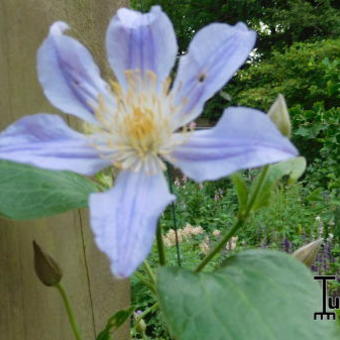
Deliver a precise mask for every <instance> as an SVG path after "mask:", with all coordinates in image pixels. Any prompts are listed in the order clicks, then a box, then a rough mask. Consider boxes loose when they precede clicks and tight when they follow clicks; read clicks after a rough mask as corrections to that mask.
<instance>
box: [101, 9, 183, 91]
mask: <svg viewBox="0 0 340 340" xmlns="http://www.w3.org/2000/svg"><path fill="white" fill-rule="evenodd" d="M106 48H107V54H108V58H109V62H110V65H111V67H112V69H113V71H114V73H115V75H116V77H117V79H118V80H119V82H120V83H121V85H123V86H126V78H125V74H124V72H125V71H126V70H140V71H141V73H142V75H143V73H145V71H147V70H149V71H153V72H154V73H155V74H156V75H157V79H158V81H163V80H164V79H165V78H166V77H167V76H168V75H169V72H170V70H171V68H172V67H173V65H174V63H175V59H176V54H177V42H176V36H175V32H174V29H173V27H172V24H171V22H170V20H169V18H168V17H167V15H166V14H165V13H164V12H162V10H161V8H160V7H159V6H154V7H152V9H151V11H150V12H149V13H146V14H142V13H139V12H136V11H133V10H130V9H126V8H122V9H120V10H118V12H117V15H115V16H114V17H113V19H112V20H111V22H110V25H109V27H108V30H107V33H106Z"/></svg>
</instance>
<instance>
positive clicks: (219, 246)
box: [195, 165, 269, 273]
mask: <svg viewBox="0 0 340 340" xmlns="http://www.w3.org/2000/svg"><path fill="white" fill-rule="evenodd" d="M268 169H269V165H266V166H265V167H264V168H263V169H262V171H261V173H260V177H259V181H258V182H257V185H256V187H255V189H254V191H253V193H252V195H251V197H250V199H249V201H248V204H247V208H246V210H245V212H244V213H243V214H242V215H239V216H238V218H237V221H236V223H235V224H234V226H233V227H232V228H231V230H230V231H229V232H227V233H226V235H224V236H223V238H222V239H221V240H220V241H219V242H218V243H217V245H216V246H215V248H214V249H212V250H211V251H210V252H209V254H208V255H207V256H206V257H205V258H204V259H203V260H202V261H201V263H200V264H199V265H198V266H197V267H196V269H195V272H196V273H198V272H200V271H201V270H202V269H203V268H204V267H205V266H206V265H207V264H208V263H209V262H210V261H211V260H212V258H213V257H215V255H216V254H218V253H219V252H220V251H221V250H222V249H223V248H224V246H225V245H226V244H227V242H228V241H229V240H230V239H231V238H232V237H233V236H234V235H235V233H236V232H237V231H238V230H239V229H240V228H241V227H242V226H243V225H244V223H245V221H246V220H247V218H248V217H249V214H250V212H251V210H252V208H253V205H254V203H255V202H256V198H257V195H258V194H259V192H260V191H261V188H262V185H263V182H264V180H265V178H266V176H267V173H268Z"/></svg>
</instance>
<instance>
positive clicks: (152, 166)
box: [94, 70, 174, 173]
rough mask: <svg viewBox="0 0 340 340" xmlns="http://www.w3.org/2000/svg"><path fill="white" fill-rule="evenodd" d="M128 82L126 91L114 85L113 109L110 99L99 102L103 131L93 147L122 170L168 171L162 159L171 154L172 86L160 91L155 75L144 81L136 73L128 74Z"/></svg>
mask: <svg viewBox="0 0 340 340" xmlns="http://www.w3.org/2000/svg"><path fill="white" fill-rule="evenodd" d="M126 79H127V83H128V86H127V88H126V89H125V88H124V89H123V88H122V87H121V86H120V85H119V84H117V83H115V82H113V83H112V89H113V92H114V97H115V100H114V102H115V105H114V107H112V106H113V105H110V104H108V103H109V101H108V100H107V98H104V97H100V98H99V99H98V106H97V107H96V108H95V114H96V118H97V120H98V121H99V123H100V128H99V130H98V132H97V133H96V134H95V137H96V140H95V141H94V144H95V147H96V148H97V149H98V150H99V151H100V153H101V155H102V156H103V157H105V158H109V159H110V160H112V162H113V163H114V165H116V166H118V167H120V168H123V169H131V170H134V171H138V170H141V169H144V170H145V171H146V172H147V173H155V172H158V171H160V170H163V169H164V168H165V166H164V163H163V161H162V160H161V158H160V156H162V155H163V154H165V153H168V152H170V151H171V150H172V142H171V140H172V139H171V136H172V134H173V129H172V128H171V116H172V115H173V113H174V106H173V105H172V98H171V95H169V94H168V92H169V91H168V89H169V82H168V81H166V82H165V83H164V84H163V89H162V90H160V89H159V84H157V82H156V75H155V74H154V73H152V72H147V73H146V74H145V75H144V77H143V78H142V77H141V76H140V72H139V71H137V70H136V71H127V72H126ZM112 102H113V101H112Z"/></svg>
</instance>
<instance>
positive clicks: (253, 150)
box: [0, 6, 297, 277]
mask: <svg viewBox="0 0 340 340" xmlns="http://www.w3.org/2000/svg"><path fill="white" fill-rule="evenodd" d="M67 28H68V26H67V24H65V23H63V22H56V23H54V24H53V25H52V26H51V29H50V32H49V35H48V37H47V38H46V40H45V41H44V42H43V44H42V46H41V47H40V49H39V51H38V76H39V80H40V83H41V85H42V86H43V88H44V92H45V95H46V96H47V98H48V99H49V100H50V102H51V103H52V104H53V105H54V106H56V107H57V108H59V109H60V110H62V111H64V112H66V113H68V114H71V115H74V116H77V117H79V118H81V119H83V120H85V121H86V122H88V123H91V124H93V133H92V134H91V135H83V134H81V133H79V132H76V131H74V130H72V129H71V128H69V127H68V126H67V125H66V123H65V122H64V120H63V119H61V118H60V117H59V116H57V115H50V114H37V115H33V116H27V117H24V118H22V119H20V120H18V121H17V122H15V123H14V124H12V125H11V126H9V127H8V128H7V129H6V130H5V131H3V132H2V133H1V134H0V158H1V159H7V160H12V161H16V162H21V163H27V164H32V165H35V166H39V167H42V168H47V169H53V170H71V171H74V172H77V173H80V174H84V175H93V174H94V173H96V172H97V171H99V170H101V169H103V168H105V167H107V166H110V165H112V164H114V165H115V166H117V167H119V168H120V169H121V172H120V174H119V175H118V177H117V179H116V183H115V186H114V187H113V188H112V189H110V190H109V191H106V192H103V193H93V194H91V196H90V200H89V206H90V218H91V226H92V230H93V233H94V235H95V239H96V242H97V245H98V247H99V248H100V249H101V250H102V251H103V252H104V253H105V254H106V255H107V256H108V257H109V258H110V260H111V264H112V271H113V273H114V274H115V275H116V276H120V277H127V276H129V275H130V274H131V273H132V272H133V271H134V270H135V269H136V268H137V266H138V265H139V264H140V263H141V262H142V261H143V260H144V259H145V257H146V256H147V255H148V253H149V251H150V249H151V246H152V242H153V240H154V234H155V229H156V224H157V220H158V218H159V216H160V214H161V213H162V211H163V210H164V209H165V207H166V206H167V205H168V204H169V203H170V202H171V201H173V200H174V198H175V197H174V196H173V195H172V194H171V193H170V192H169V190H168V186H167V182H166V180H165V178H164V174H163V171H164V169H165V164H164V161H168V162H170V163H172V164H173V165H174V166H175V167H178V168H180V169H181V170H182V171H183V172H184V174H185V175H187V176H188V177H190V178H192V179H194V180H196V181H204V180H215V179H217V178H220V177H222V176H227V175H229V174H231V173H232V172H235V171H237V170H240V169H246V168H252V167H258V166H261V165H264V164H268V163H273V162H278V161H282V160H285V159H287V158H290V157H293V156H295V155H296V154H297V151H296V149H295V148H294V146H293V145H292V144H291V143H290V141H289V140H288V139H287V138H285V137H284V136H282V135H281V134H280V132H279V131H278V130H277V128H276V127H275V125H274V124H273V123H272V122H271V120H270V119H269V118H268V117H267V116H266V115H265V114H264V113H262V112H260V111H257V110H253V109H248V108H242V107H233V108H229V109H227V110H225V112H224V113H223V115H222V118H221V119H220V121H219V122H218V123H217V125H216V126H215V127H214V128H212V129H209V130H204V131H197V132H196V131H191V130H190V129H182V130H180V129H179V128H180V127H183V126H185V125H186V124H188V123H190V122H191V121H193V120H194V119H195V118H197V116H198V115H199V114H200V113H201V112H202V109H203V106H204V103H205V102H206V101H207V100H208V99H209V98H210V97H211V96H213V95H214V93H216V92H217V91H218V90H219V89H221V87H222V86H223V85H224V84H225V83H226V82H227V81H228V80H229V79H230V78H231V77H232V75H233V74H234V73H235V71H236V70H237V69H238V68H239V67H240V66H241V65H242V63H243V62H244V61H245V60H246V58H247V56H248V54H249V52H250V51H251V50H252V48H253V46H254V42H255V32H253V31H251V30H249V29H248V28H247V27H246V26H245V25H244V24H242V23H238V24H237V25H235V26H230V25H227V24H222V23H220V24H217V23H215V24H211V25H209V26H207V27H205V28H203V29H202V30H200V31H199V32H197V34H196V35H195V37H194V39H193V41H192V42H191V44H190V46H189V50H188V53H187V54H186V55H184V56H181V57H180V62H179V67H178V71H177V76H176V79H175V80H174V82H173V84H172V85H171V81H170V79H169V78H168V77H169V73H170V70H171V69H172V67H173V66H174V63H175V59H176V55H177V43H176V38H175V34H174V30H173V27H172V25H171V23H170V21H169V19H168V17H167V16H166V15H165V14H164V13H163V12H162V10H161V8H160V7H157V6H156V7H153V8H152V9H151V11H150V12H149V13H147V14H141V13H139V12H136V11H133V10H129V9H125V8H123V9H120V10H119V11H118V13H117V15H116V16H114V18H113V19H112V21H111V22H110V25H109V27H108V30H107V34H106V48H107V54H108V60H109V63H110V65H111V67H112V69H113V71H114V74H115V76H116V78H117V80H118V83H115V82H110V83H107V82H105V81H104V80H103V79H102V78H101V76H100V73H99V70H98V67H97V66H96V64H95V63H94V61H93V59H92V56H91V55H90V53H89V52H88V50H87V49H86V48H85V47H84V46H83V45H81V44H80V43H79V42H78V41H76V40H75V39H73V38H71V37H69V36H67V35H64V31H65V30H66V29H67Z"/></svg>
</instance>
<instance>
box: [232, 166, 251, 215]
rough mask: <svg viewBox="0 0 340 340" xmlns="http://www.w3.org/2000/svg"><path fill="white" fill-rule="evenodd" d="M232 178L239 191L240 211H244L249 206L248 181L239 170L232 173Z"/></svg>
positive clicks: (237, 191)
mask: <svg viewBox="0 0 340 340" xmlns="http://www.w3.org/2000/svg"><path fill="white" fill-rule="evenodd" d="M230 178H231V181H232V182H233V184H234V187H235V190H236V193H237V198H238V204H239V211H240V212H242V211H243V210H244V209H245V208H246V207H247V202H248V187H247V184H246V181H245V180H244V178H243V177H242V175H241V174H240V173H238V172H237V173H234V174H233V175H231V176H230Z"/></svg>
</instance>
